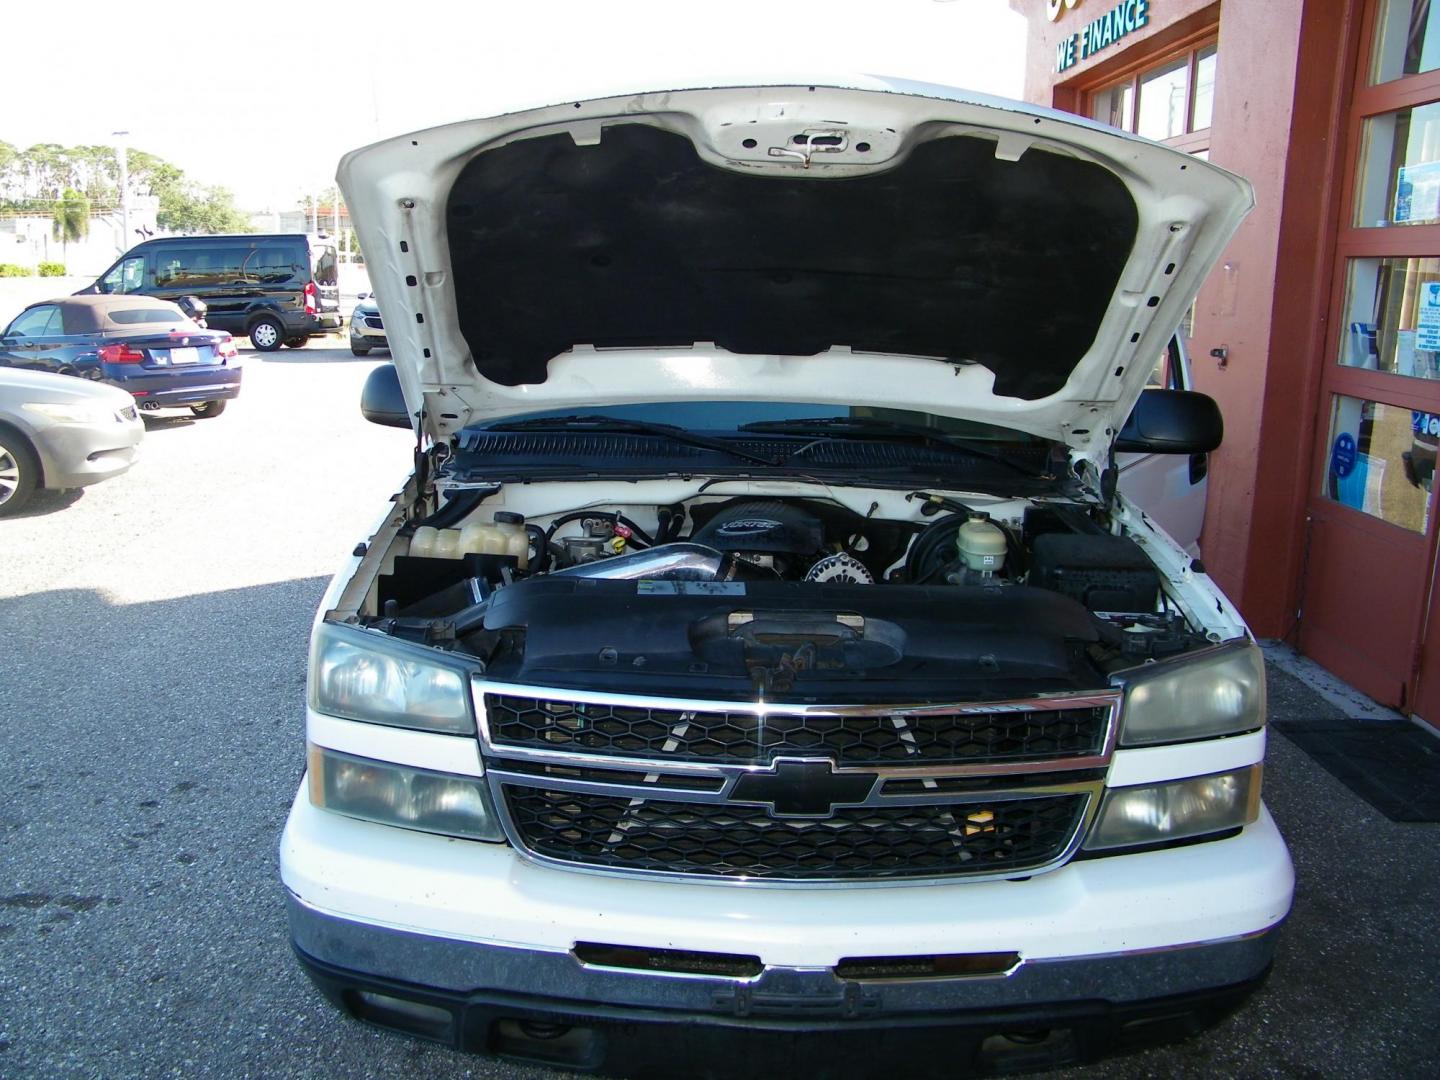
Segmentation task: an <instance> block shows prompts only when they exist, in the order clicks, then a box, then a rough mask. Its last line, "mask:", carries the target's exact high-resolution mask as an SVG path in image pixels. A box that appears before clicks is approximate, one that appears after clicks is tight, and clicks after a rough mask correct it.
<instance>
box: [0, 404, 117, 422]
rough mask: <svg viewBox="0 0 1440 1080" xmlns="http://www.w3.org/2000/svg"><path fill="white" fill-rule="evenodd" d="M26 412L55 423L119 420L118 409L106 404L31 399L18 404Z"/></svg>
mask: <svg viewBox="0 0 1440 1080" xmlns="http://www.w3.org/2000/svg"><path fill="white" fill-rule="evenodd" d="M20 407H21V408H22V409H24V410H25V411H26V412H28V413H31V414H33V415H35V416H43V417H44V418H45V419H46V420H50V421H52V422H54V423H56V424H103V423H106V422H107V421H110V420H114V421H117V422H118V421H119V419H120V418H119V417H118V416H117V415H116V412H117V411H118V410H116V409H113V408H111V407H110V406H108V405H84V404H79V403H67V404H64V405H61V404H58V403H52V402H48V401H32V402H28V403H26V404H24V405H21V406H20Z"/></svg>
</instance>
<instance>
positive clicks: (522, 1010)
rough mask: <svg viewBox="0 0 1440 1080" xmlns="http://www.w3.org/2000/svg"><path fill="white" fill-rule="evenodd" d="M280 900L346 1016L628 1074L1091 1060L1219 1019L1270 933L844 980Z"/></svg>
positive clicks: (301, 952)
mask: <svg viewBox="0 0 1440 1080" xmlns="http://www.w3.org/2000/svg"><path fill="white" fill-rule="evenodd" d="M288 906H289V917H290V929H291V935H292V940H293V944H294V948H295V952H296V955H297V957H298V958H299V960H300V963H301V965H302V967H303V968H304V969H305V971H306V973H307V974H308V975H309V976H310V978H311V979H312V980H313V981H314V982H315V984H316V985H317V986H318V987H319V988H320V990H321V991H322V992H323V993H324V994H325V996H326V997H328V998H329V999H330V1000H331V1001H332V1002H334V1003H335V1004H336V1005H338V1006H339V1007H340V1008H341V1009H342V1010H344V1011H345V1012H346V1013H348V1014H349V1015H351V1016H353V1017H355V1018H357V1019H360V1020H364V1021H367V1022H369V1023H374V1024H377V1025H379V1026H382V1027H387V1028H391V1029H394V1030H399V1031H403V1032H405V1033H407V1034H411V1035H417V1036H420V1037H422V1038H428V1039H432V1040H435V1041H438V1042H442V1043H446V1044H448V1045H450V1046H452V1047H454V1048H456V1049H459V1050H468V1051H475V1052H482V1053H490V1054H496V1055H498V1056H501V1057H506V1058H511V1059H515V1060H521V1061H528V1062H535V1063H541V1064H550V1065H560V1066H565V1067H569V1068H580V1069H597V1070H608V1069H611V1068H623V1070H624V1071H625V1072H626V1073H627V1074H632V1075H647V1074H652V1073H654V1074H661V1075H681V1074H683V1075H732V1074H734V1075H755V1074H756V1073H757V1072H758V1073H759V1074H761V1075H764V1074H765V1073H767V1072H770V1071H774V1070H775V1069H776V1068H778V1067H783V1066H784V1065H787V1064H789V1065H792V1066H794V1067H804V1068H805V1069H806V1071H807V1075H817V1074H826V1073H828V1072H830V1071H832V1070H833V1071H837V1072H845V1073H847V1074H859V1075H869V1071H874V1068H871V1069H870V1070H869V1071H867V1070H866V1068H864V1067H862V1068H861V1069H860V1070H859V1071H858V1073H857V1070H856V1065H857V1063H868V1064H869V1065H873V1066H874V1067H875V1068H878V1067H880V1066H881V1065H882V1064H884V1065H885V1066H886V1067H887V1068H888V1069H889V1070H898V1071H899V1073H900V1074H901V1075H910V1074H911V1072H912V1071H913V1070H914V1069H915V1068H916V1067H918V1066H920V1065H922V1064H926V1063H928V1064H930V1065H931V1066H933V1065H934V1064H935V1063H936V1062H937V1061H945V1062H947V1063H949V1064H950V1065H951V1066H952V1067H954V1066H961V1067H962V1068H961V1072H962V1074H963V1073H964V1072H967V1071H982V1072H983V1071H1005V1072H1010V1071H1016V1070H1019V1069H1032V1068H1049V1067H1054V1066H1059V1065H1065V1064H1072V1063H1075V1062H1081V1061H1088V1060H1092V1059H1094V1058H1097V1057H1101V1056H1104V1055H1105V1054H1107V1053H1112V1052H1114V1051H1116V1050H1120V1049H1126V1048H1130V1047H1133V1046H1139V1045H1148V1044H1151V1043H1154V1042H1161V1041H1168V1040H1173V1039H1176V1038H1182V1037H1184V1036H1186V1035H1190V1034H1194V1033H1195V1032H1198V1031H1200V1030H1203V1029H1204V1028H1206V1027H1208V1026H1210V1025H1211V1024H1213V1023H1215V1022H1216V1021H1218V1020H1220V1019H1221V1018H1223V1017H1224V1016H1226V1015H1227V1014H1228V1013H1229V1012H1231V1011H1232V1010H1233V1009H1235V1008H1236V1007H1237V1006H1239V1005H1240V1004H1241V1003H1242V1002H1243V1001H1244V1000H1245V998H1246V997H1247V996H1248V995H1249V994H1250V993H1251V992H1252V991H1253V990H1254V989H1255V988H1256V987H1258V986H1259V985H1260V984H1261V983H1262V982H1263V981H1264V978H1265V976H1266V975H1267V974H1268V971H1269V965H1270V960H1271V956H1272V954H1273V952H1274V946H1275V937H1276V931H1275V929H1274V928H1272V929H1270V930H1267V931H1264V932H1261V933H1259V934H1255V935H1251V936H1249V937H1246V938H1240V939H1234V940H1230V941H1224V942H1210V943H1204V944H1197V945H1192V946H1189V947H1184V948H1178V949H1170V950H1156V951H1141V952H1136V953H1128V954H1118V955H1110V956H1097V957H1084V958H1077V959H1073V960H1052V961H1044V962H1041V963H1036V964H1022V965H1021V966H1020V967H1019V968H1017V969H1016V970H1014V971H1013V972H1012V973H1011V974H1009V975H1004V976H988V977H970V978H931V979H903V978H902V979H885V978H876V979H864V980H858V979H847V978H842V977H839V976H837V975H836V973H835V972H834V971H833V970H830V969H815V968H797V967H767V968H766V969H765V970H764V971H763V972H762V973H761V974H759V975H758V976H755V977H751V978H724V977H712V976H703V975H691V974H674V973H666V974H657V973H654V972H644V971H638V970H620V969H614V968H606V967H596V966H589V965H587V964H585V963H582V962H581V961H580V960H579V959H577V958H576V957H575V955H574V954H572V953H556V952H548V951H541V950H535V949H524V948H518V947H513V946H505V945H494V944H482V943H478V942H461V941H456V940H453V939H444V938H436V937H427V936H424V935H420V934H414V933H410V932H406V931H400V930H394V929H389V928H384V927H376V926H372V925H367V924H363V923H357V922H352V921H349V920H345V919H341V918H338V917H336V916H334V915H328V914H325V913H323V912H321V911H319V910H317V909H315V908H313V907H310V906H308V905H306V904H304V903H302V902H300V901H299V900H297V899H296V898H295V897H294V896H293V895H291V896H290V897H289V901H288ZM377 968H378V969H383V970H384V971H386V972H397V973H399V974H398V975H392V974H377V973H376V969H377ZM787 1059H789V1060H787ZM720 1062H724V1063H727V1064H728V1065H730V1066H732V1067H731V1068H726V1067H717V1063H720ZM737 1063H739V1064H740V1065H741V1067H740V1068H738V1069H737V1068H733V1066H734V1065H735V1064H737Z"/></svg>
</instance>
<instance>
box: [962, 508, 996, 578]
mask: <svg viewBox="0 0 1440 1080" xmlns="http://www.w3.org/2000/svg"><path fill="white" fill-rule="evenodd" d="M955 547H956V549H957V550H958V552H959V555H960V560H961V561H962V562H963V563H964V564H965V569H967V570H977V571H979V572H980V573H982V574H995V573H998V572H999V571H1000V570H1002V569H1004V567H1005V532H1004V530H1002V529H1001V528H1000V526H998V525H996V524H994V523H992V522H989V521H986V520H985V519H984V518H978V517H972V518H971V519H970V520H969V521H967V522H965V524H964V525H961V526H960V532H959V535H958V536H956V538H955Z"/></svg>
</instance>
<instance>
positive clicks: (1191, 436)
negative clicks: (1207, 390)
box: [1115, 390, 1225, 454]
mask: <svg viewBox="0 0 1440 1080" xmlns="http://www.w3.org/2000/svg"><path fill="white" fill-rule="evenodd" d="M1224 437H1225V422H1224V420H1222V419H1221V417H1220V406H1218V405H1216V404H1215V399H1214V398H1212V397H1210V396H1209V395H1208V394H1200V393H1196V392H1195V391H1194V390H1142V391H1141V392H1140V400H1139V401H1137V402H1135V408H1134V409H1132V410H1131V411H1130V415H1129V417H1128V418H1127V419H1126V420H1125V426H1124V427H1122V428H1121V429H1120V434H1119V435H1118V436H1117V437H1116V439H1115V449H1116V450H1120V451H1125V452H1128V453H1136V454H1208V453H1209V452H1210V451H1211V450H1214V449H1215V448H1216V447H1217V446H1219V445H1220V440H1221V439H1223V438H1224Z"/></svg>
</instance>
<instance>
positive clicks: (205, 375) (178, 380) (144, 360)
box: [0, 296, 241, 417]
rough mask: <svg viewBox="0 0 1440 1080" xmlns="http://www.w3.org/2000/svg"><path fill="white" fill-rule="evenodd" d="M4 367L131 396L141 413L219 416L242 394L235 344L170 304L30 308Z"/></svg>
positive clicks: (2, 339)
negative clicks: (92, 383) (183, 411)
mask: <svg viewBox="0 0 1440 1080" xmlns="http://www.w3.org/2000/svg"><path fill="white" fill-rule="evenodd" d="M0 366H4V367H17V368H31V369H34V370H38V371H53V372H57V373H59V374H62V375H78V376H80V377H81V378H86V379H94V380H96V381H99V382H106V383H109V384H111V385H112V386H118V387H120V388H121V389H122V390H126V391H128V392H129V393H130V394H132V395H133V396H134V398H135V402H136V404H137V405H139V407H140V408H141V410H142V411H144V412H155V411H157V410H159V409H173V408H189V409H190V411H191V412H192V413H194V414H195V415H196V416H199V417H210V416H219V415H220V413H221V412H222V411H224V408H225V403H226V402H227V401H228V400H230V399H231V398H233V397H236V396H238V395H239V393H240V375H241V370H240V365H239V355H238V352H237V350H236V348H235V342H234V340H233V339H232V338H231V336H230V334H228V333H226V332H224V331H222V330H206V329H203V328H202V327H200V326H199V325H198V324H196V323H195V322H193V321H191V320H190V318H189V317H188V316H186V315H185V313H184V312H182V311H181V310H180V308H178V307H177V306H176V305H174V304H172V303H170V302H169V301H168V300H156V299H152V298H151V297H148V296H66V297H62V298H60V299H57V300H46V301H43V302H41V303H38V304H31V305H30V306H29V307H27V308H26V309H25V310H24V311H22V312H21V313H20V314H19V315H17V316H16V317H15V319H14V320H13V321H12V322H11V323H10V325H9V326H8V327H6V329H5V332H4V334H3V335H0Z"/></svg>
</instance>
